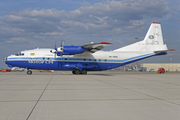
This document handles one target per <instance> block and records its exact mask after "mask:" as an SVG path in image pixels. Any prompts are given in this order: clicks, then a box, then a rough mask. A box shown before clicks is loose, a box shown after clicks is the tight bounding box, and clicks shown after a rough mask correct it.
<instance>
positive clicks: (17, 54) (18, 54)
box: [15, 52, 24, 56]
mask: <svg viewBox="0 0 180 120" xmlns="http://www.w3.org/2000/svg"><path fill="white" fill-rule="evenodd" d="M15 55H16V56H24V53H21V52H19V53H16V54H15Z"/></svg>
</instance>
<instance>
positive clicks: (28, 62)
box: [4, 22, 170, 74]
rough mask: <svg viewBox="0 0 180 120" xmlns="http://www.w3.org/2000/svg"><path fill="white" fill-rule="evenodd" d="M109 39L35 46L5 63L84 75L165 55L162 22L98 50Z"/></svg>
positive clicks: (29, 71) (29, 72) (165, 47)
mask: <svg viewBox="0 0 180 120" xmlns="http://www.w3.org/2000/svg"><path fill="white" fill-rule="evenodd" d="M106 45H111V43H108V42H101V43H92V44H87V45H83V46H62V47H59V48H56V49H48V48H46V49H40V48H37V49H34V50H25V51H21V52H19V53H17V54H15V55H11V56H8V57H7V58H5V59H4V62H5V63H6V64H7V65H9V66H14V67H21V68H27V69H28V71H27V74H32V71H31V69H39V70H68V71H72V73H73V74H87V71H102V70H108V69H112V68H116V67H119V66H122V65H125V64H128V63H131V62H135V61H138V60H142V59H145V58H149V57H152V56H156V55H165V54H167V51H170V50H168V49H167V46H166V44H164V43H163V37H162V31H161V24H160V23H157V22H153V23H152V24H151V26H150V28H149V30H148V32H147V34H146V36H145V39H144V40H143V41H140V42H136V43H134V44H131V45H128V46H125V47H122V48H119V49H116V50H113V51H99V50H101V49H102V48H104V46H106Z"/></svg>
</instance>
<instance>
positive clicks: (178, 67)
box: [140, 63, 180, 71]
mask: <svg viewBox="0 0 180 120" xmlns="http://www.w3.org/2000/svg"><path fill="white" fill-rule="evenodd" d="M140 67H141V68H143V69H145V70H146V71H149V70H150V69H154V70H155V71H157V70H158V68H164V69H165V70H166V71H180V63H143V64H141V65H140Z"/></svg>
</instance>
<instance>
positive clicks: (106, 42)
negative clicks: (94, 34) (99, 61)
mask: <svg viewBox="0 0 180 120" xmlns="http://www.w3.org/2000/svg"><path fill="white" fill-rule="evenodd" d="M100 44H107V45H111V44H112V43H109V42H100Z"/></svg>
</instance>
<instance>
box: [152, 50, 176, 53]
mask: <svg viewBox="0 0 180 120" xmlns="http://www.w3.org/2000/svg"><path fill="white" fill-rule="evenodd" d="M171 51H175V50H174V49H170V50H160V51H154V52H155V53H164V52H171Z"/></svg>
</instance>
